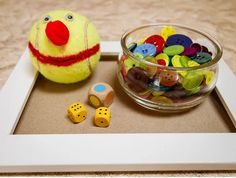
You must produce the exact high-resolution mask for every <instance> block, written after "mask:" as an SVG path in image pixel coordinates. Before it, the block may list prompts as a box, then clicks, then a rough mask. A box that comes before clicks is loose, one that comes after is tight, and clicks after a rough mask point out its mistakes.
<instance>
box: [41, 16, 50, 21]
mask: <svg viewBox="0 0 236 178" xmlns="http://www.w3.org/2000/svg"><path fill="white" fill-rule="evenodd" d="M50 20H51V17H50V16H49V15H47V16H45V17H44V19H43V21H44V22H49V21H50Z"/></svg>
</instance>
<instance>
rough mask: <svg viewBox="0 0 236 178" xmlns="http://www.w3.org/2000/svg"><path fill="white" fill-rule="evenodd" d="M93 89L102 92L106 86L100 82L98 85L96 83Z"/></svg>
mask: <svg viewBox="0 0 236 178" xmlns="http://www.w3.org/2000/svg"><path fill="white" fill-rule="evenodd" d="M94 90H95V91H96V92H103V91H105V90H106V87H105V86H104V85H102V84H98V85H96V86H95V87H94Z"/></svg>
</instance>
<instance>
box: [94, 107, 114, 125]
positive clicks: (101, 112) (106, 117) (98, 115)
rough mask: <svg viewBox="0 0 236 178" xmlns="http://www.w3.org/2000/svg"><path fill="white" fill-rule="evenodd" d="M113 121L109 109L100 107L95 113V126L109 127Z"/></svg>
mask: <svg viewBox="0 0 236 178" xmlns="http://www.w3.org/2000/svg"><path fill="white" fill-rule="evenodd" d="M110 120H111V110H110V109H109V108H107V107H100V108H98V109H96V111H95V117H94V124H95V125H96V126H98V127H108V126H109V125H110Z"/></svg>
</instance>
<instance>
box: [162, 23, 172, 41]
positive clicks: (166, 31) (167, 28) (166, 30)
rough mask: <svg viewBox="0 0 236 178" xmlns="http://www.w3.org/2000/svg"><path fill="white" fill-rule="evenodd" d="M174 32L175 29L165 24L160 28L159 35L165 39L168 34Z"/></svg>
mask: <svg viewBox="0 0 236 178" xmlns="http://www.w3.org/2000/svg"><path fill="white" fill-rule="evenodd" d="M174 34H176V30H175V29H174V28H173V27H172V26H170V25H167V26H165V27H164V28H162V29H161V33H160V35H161V36H162V38H164V40H165V41H166V40H167V38H168V37H169V36H171V35H174Z"/></svg>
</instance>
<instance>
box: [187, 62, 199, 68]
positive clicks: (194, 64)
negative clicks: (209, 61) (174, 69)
mask: <svg viewBox="0 0 236 178" xmlns="http://www.w3.org/2000/svg"><path fill="white" fill-rule="evenodd" d="M196 66H200V64H198V63H197V62H196V61H192V60H191V61H188V67H196Z"/></svg>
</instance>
